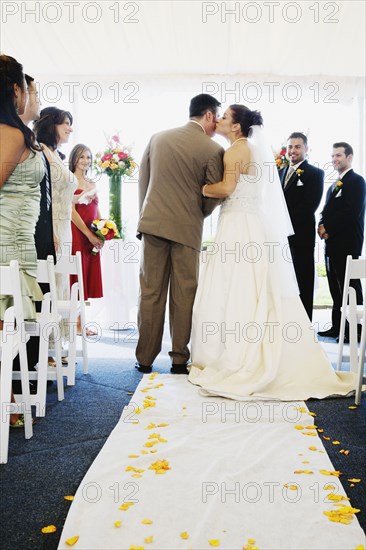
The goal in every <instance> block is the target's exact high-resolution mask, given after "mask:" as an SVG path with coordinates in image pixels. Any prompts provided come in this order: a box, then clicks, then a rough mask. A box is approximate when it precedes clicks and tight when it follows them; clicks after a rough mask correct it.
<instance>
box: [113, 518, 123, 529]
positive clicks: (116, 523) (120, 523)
mask: <svg viewBox="0 0 366 550" xmlns="http://www.w3.org/2000/svg"><path fill="white" fill-rule="evenodd" d="M113 525H114V526H115V527H117V528H119V527H121V525H122V521H121V520H118V521H115V522H114V523H113Z"/></svg>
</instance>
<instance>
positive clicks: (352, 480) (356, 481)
mask: <svg viewBox="0 0 366 550" xmlns="http://www.w3.org/2000/svg"><path fill="white" fill-rule="evenodd" d="M347 481H350V482H351V483H360V481H361V480H360V479H356V478H354V477H353V478H352V479H347Z"/></svg>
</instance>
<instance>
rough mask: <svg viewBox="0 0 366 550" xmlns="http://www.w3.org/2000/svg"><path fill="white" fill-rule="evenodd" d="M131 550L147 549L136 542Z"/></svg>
mask: <svg viewBox="0 0 366 550" xmlns="http://www.w3.org/2000/svg"><path fill="white" fill-rule="evenodd" d="M130 550H145V548H144V546H135V545H134V544H133V545H132V546H130Z"/></svg>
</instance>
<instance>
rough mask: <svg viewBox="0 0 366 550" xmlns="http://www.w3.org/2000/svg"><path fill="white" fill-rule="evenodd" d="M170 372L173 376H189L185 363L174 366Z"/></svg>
mask: <svg viewBox="0 0 366 550" xmlns="http://www.w3.org/2000/svg"><path fill="white" fill-rule="evenodd" d="M170 372H171V373H172V374H189V370H188V369H187V364H186V363H184V364H183V365H172V368H171V369H170Z"/></svg>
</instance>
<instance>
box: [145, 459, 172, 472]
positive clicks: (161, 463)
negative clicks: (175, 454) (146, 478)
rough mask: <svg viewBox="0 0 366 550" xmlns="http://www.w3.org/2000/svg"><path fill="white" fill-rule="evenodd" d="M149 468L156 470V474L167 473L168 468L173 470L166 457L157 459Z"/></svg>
mask: <svg viewBox="0 0 366 550" xmlns="http://www.w3.org/2000/svg"><path fill="white" fill-rule="evenodd" d="M149 470H155V473H156V474H165V473H166V472H167V471H168V470H171V468H170V465H169V462H168V461H167V460H165V459H163V460H157V461H156V462H153V463H152V464H151V466H149Z"/></svg>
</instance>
